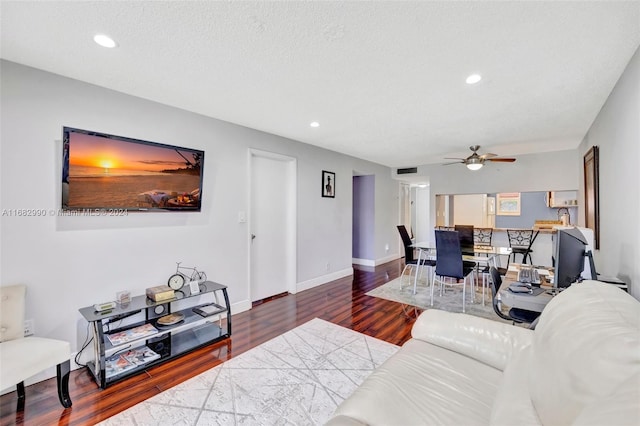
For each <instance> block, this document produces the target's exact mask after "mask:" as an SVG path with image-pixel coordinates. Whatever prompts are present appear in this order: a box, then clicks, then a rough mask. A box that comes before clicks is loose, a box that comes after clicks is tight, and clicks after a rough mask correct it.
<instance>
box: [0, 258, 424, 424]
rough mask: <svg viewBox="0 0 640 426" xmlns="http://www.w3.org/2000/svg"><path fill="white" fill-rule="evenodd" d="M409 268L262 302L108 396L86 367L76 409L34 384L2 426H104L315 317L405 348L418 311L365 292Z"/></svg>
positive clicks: (78, 380) (76, 378)
mask: <svg viewBox="0 0 640 426" xmlns="http://www.w3.org/2000/svg"><path fill="white" fill-rule="evenodd" d="M403 266H404V264H403V260H396V261H393V262H389V263H386V264H384V265H380V266H378V267H376V268H366V267H358V266H354V269H355V271H354V275H353V277H346V278H342V279H339V280H336V281H333V282H330V283H327V284H324V285H321V286H318V287H315V288H312V289H310V290H306V291H303V292H300V293H298V294H295V295H291V294H288V295H284V296H282V297H277V298H273V299H271V300H269V301H267V302H264V303H260V304H256V305H255V306H254V308H253V309H251V310H249V311H247V312H243V313H240V314H237V315H233V317H232V324H233V330H232V336H231V338H230V339H228V340H227V341H225V342H221V343H218V344H214V345H209V346H207V347H205V348H201V349H199V350H196V351H194V352H191V353H189V354H187V355H184V356H182V357H180V358H178V359H176V360H174V361H171V362H167V363H165V364H162V365H158V366H155V367H152V368H150V369H148V370H147V371H146V372H144V373H141V374H138V375H136V376H134V377H131V378H129V379H127V380H124V381H122V382H118V383H116V384H114V385H113V386H111V387H109V388H107V389H104V390H101V389H100V388H99V387H98V386H97V385H96V383H95V382H94V381H93V379H92V378H91V376H90V374H89V373H88V372H87V370H86V369H85V368H83V369H79V370H75V371H73V372H72V373H71V379H70V381H69V388H70V393H71V399H72V401H73V406H72V407H71V408H68V409H66V410H65V409H64V408H63V407H62V405H60V402H59V401H58V397H57V390H56V383H55V379H50V380H46V381H44V382H40V383H37V384H35V385H32V386H28V387H27V388H26V404H25V408H24V411H22V412H16V404H17V398H16V392H12V393H9V394H6V395H3V396H2V397H0V414H1V417H0V425H2V426H4V425H23V424H24V425H53V424H60V425H91V424H95V423H98V422H100V421H102V420H105V419H107V418H108V417H111V416H113V415H114V414H117V413H119V412H121V411H123V410H125V409H127V408H129V407H131V406H133V405H135V404H137V403H139V402H141V401H144V400H145V399H147V398H149V397H152V396H154V395H156V394H158V393H160V392H162V391H164V390H166V389H168V388H170V387H172V386H175V385H177V384H179V383H181V382H183V381H185V380H187V379H189V378H191V377H193V376H196V375H198V374H200V373H202V372H204V371H206V370H208V369H210V368H212V367H215V366H216V365H219V364H220V363H222V362H224V361H225V360H228V359H230V358H232V357H234V356H237V355H239V354H241V353H243V352H246V351H247V350H249V349H251V348H253V347H255V346H258V345H260V344H261V343H264V342H266V341H267V340H269V339H272V338H273V337H276V336H278V335H280V334H282V333H284V332H286V331H288V330H291V329H293V328H295V327H297V326H298V325H300V324H303V323H305V322H307V321H309V320H311V319H313V318H316V317H317V318H321V319H323V320H326V321H330V322H332V323H334V324H338V325H341V326H343V327H346V328H350V329H352V330H355V331H358V332H361V333H365V334H367V335H369V336H373V337H376V338H378V339H382V340H385V341H387V342H390V343H394V344H397V345H401V344H403V343H404V342H406V341H407V340H408V339H409V338H410V332H411V326H412V325H413V322H414V321H415V316H416V315H417V314H418V313H419V311H416V310H414V308H407V307H406V306H403V305H401V304H399V303H395V302H391V301H387V300H384V299H379V298H375V297H369V296H365V293H366V292H368V291H370V290H372V289H374V288H376V287H378V286H380V285H382V284H384V283H386V282H388V281H391V280H393V279H394V278H397V277H398V276H399V275H400V272H401V271H402V267H403Z"/></svg>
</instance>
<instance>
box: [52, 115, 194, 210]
mask: <svg viewBox="0 0 640 426" xmlns="http://www.w3.org/2000/svg"><path fill="white" fill-rule="evenodd" d="M62 133H63V134H62V141H63V153H62V155H63V164H62V208H63V209H64V210H88V211H91V210H104V209H118V210H127V211H186V212H194V211H195V212H197V211H200V208H201V205H202V178H203V167H204V151H201V150H197V149H191V148H185V147H179V146H174V145H166V144H161V143H157V142H150V141H143V140H139V139H132V138H127V137H123V136H115V135H109V134H105V133H98V132H92V131H88V130H81V129H74V128H71V127H63V129H62Z"/></svg>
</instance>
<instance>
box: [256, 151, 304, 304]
mask: <svg viewBox="0 0 640 426" xmlns="http://www.w3.org/2000/svg"><path fill="white" fill-rule="evenodd" d="M250 165H251V166H250V171H251V172H250V173H251V189H250V191H251V195H250V209H251V210H250V227H249V229H250V242H249V244H250V249H249V268H250V271H249V277H250V278H249V281H250V289H249V291H250V298H251V301H252V302H255V301H256V300H261V299H264V298H266V297H270V296H273V295H276V294H280V293H284V292H291V293H295V277H296V273H295V265H296V247H295V230H296V214H295V170H296V169H295V159H293V158H291V157H285V156H281V155H278V154H272V153H267V152H261V151H256V150H251V151H250Z"/></svg>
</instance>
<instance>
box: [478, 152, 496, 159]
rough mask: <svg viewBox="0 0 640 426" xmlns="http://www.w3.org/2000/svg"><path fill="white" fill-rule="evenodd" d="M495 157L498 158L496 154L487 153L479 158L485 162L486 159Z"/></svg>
mask: <svg viewBox="0 0 640 426" xmlns="http://www.w3.org/2000/svg"><path fill="white" fill-rule="evenodd" d="M497 156H498V155H497V154H492V153H490V152H487V153H486V154H482V155H481V156H480V158H482V159H483V160H486V159H487V158H491V157H497Z"/></svg>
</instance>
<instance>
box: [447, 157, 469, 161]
mask: <svg viewBox="0 0 640 426" xmlns="http://www.w3.org/2000/svg"><path fill="white" fill-rule="evenodd" d="M444 159H445V160H460V161H464V160H466V158H456V157H444Z"/></svg>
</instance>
